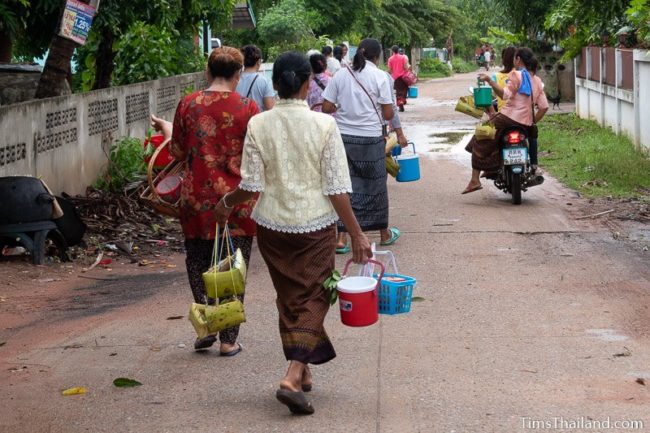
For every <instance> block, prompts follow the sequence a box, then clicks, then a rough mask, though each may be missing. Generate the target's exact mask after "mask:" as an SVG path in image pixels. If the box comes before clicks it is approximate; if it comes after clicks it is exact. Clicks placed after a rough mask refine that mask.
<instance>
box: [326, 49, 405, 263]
mask: <svg viewBox="0 0 650 433" xmlns="http://www.w3.org/2000/svg"><path fill="white" fill-rule="evenodd" d="M381 54H382V48H381V44H380V43H379V41H377V40H376V39H364V40H363V41H361V43H360V44H359V47H358V49H357V52H356V54H355V56H354V59H353V61H352V68H348V67H345V68H343V69H342V70H341V71H339V72H338V73H337V74H336V75H335V76H334V77H333V78H332V80H331V81H330V83H329V84H328V86H327V88H326V89H325V92H324V93H323V97H324V101H323V112H324V113H333V112H334V111H336V122H337V123H338V125H339V129H340V130H341V134H342V137H343V143H344V144H345V150H346V153H347V156H348V167H349V169H350V176H351V178H352V189H353V191H354V192H353V193H352V195H351V196H350V197H351V201H352V209H354V214H355V216H356V217H357V220H358V221H359V224H360V225H361V229H362V230H363V231H372V230H379V231H380V234H381V242H380V244H381V245H392V244H394V243H395V241H396V240H397V239H398V238H399V236H400V231H399V230H398V229H397V228H396V227H391V228H389V227H388V188H387V185H386V179H387V178H386V154H385V146H386V143H385V140H384V136H385V135H386V134H385V122H386V121H389V120H391V119H393V116H394V111H393V89H392V86H391V82H390V77H389V75H388V74H386V73H385V72H384V71H382V70H381V69H379V68H378V67H377V64H378V63H379V59H380V57H381ZM338 229H339V238H338V244H337V250H336V252H337V253H339V254H345V253H347V252H349V251H350V247H349V245H348V244H347V239H346V235H345V232H346V231H347V230H348V228H347V227H346V226H345V224H344V223H343V222H340V223H339V225H338Z"/></svg>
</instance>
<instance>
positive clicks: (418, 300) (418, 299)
mask: <svg viewBox="0 0 650 433" xmlns="http://www.w3.org/2000/svg"><path fill="white" fill-rule="evenodd" d="M422 301H426V299H424V298H423V297H421V296H413V299H411V302H422Z"/></svg>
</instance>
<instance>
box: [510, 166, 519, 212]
mask: <svg viewBox="0 0 650 433" xmlns="http://www.w3.org/2000/svg"><path fill="white" fill-rule="evenodd" d="M510 194H512V204H521V173H512V172H511V173H510Z"/></svg>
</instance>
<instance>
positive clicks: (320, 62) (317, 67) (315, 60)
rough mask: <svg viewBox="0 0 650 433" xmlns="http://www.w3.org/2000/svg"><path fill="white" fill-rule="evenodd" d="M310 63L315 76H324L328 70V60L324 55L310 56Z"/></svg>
mask: <svg viewBox="0 0 650 433" xmlns="http://www.w3.org/2000/svg"><path fill="white" fill-rule="evenodd" d="M309 63H310V64H311V70H312V72H313V73H314V74H322V73H323V72H324V71H325V69H327V59H326V58H325V56H324V55H322V54H312V55H311V56H309Z"/></svg>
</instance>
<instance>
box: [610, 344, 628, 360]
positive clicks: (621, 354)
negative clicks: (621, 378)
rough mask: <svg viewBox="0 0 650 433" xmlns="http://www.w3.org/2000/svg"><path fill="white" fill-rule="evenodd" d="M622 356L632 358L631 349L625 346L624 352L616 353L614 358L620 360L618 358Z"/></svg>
mask: <svg viewBox="0 0 650 433" xmlns="http://www.w3.org/2000/svg"><path fill="white" fill-rule="evenodd" d="M621 356H632V352H630V349H628V348H627V347H625V346H623V351H622V352H619V353H615V354H614V358H618V357H621Z"/></svg>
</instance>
